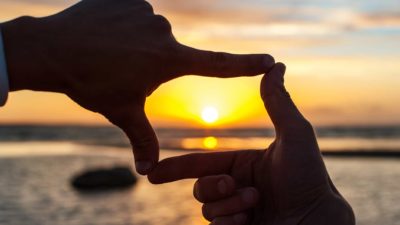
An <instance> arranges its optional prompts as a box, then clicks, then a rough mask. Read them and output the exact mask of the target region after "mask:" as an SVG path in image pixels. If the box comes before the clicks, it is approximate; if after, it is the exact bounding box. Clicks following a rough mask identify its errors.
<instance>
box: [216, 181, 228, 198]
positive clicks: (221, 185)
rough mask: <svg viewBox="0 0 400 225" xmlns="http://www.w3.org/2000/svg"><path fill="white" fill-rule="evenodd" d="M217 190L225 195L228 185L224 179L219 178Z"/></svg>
mask: <svg viewBox="0 0 400 225" xmlns="http://www.w3.org/2000/svg"><path fill="white" fill-rule="evenodd" d="M218 191H219V193H221V194H223V195H225V194H226V192H227V191H228V185H227V184H226V181H225V180H220V181H219V182H218Z"/></svg>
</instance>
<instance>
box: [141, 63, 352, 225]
mask: <svg viewBox="0 0 400 225" xmlns="http://www.w3.org/2000/svg"><path fill="white" fill-rule="evenodd" d="M284 72H285V66H284V65H283V64H276V66H274V68H273V69H272V70H271V72H269V74H268V75H265V76H264V78H263V80H262V83H261V96H262V98H263V101H264V103H265V107H266V109H267V111H268V114H269V116H270V117H271V119H272V121H273V123H274V126H275V130H276V139H275V141H274V142H273V143H272V144H271V145H270V146H269V148H268V149H267V150H265V151H256V150H248V151H238V152H221V153H206V154H191V155H186V156H180V157H175V158H169V159H165V160H163V161H161V162H160V163H159V164H158V165H157V167H156V168H155V169H154V170H153V171H152V172H151V173H150V174H149V180H150V181H151V182H152V183H156V184H159V183H164V182H171V181H175V180H179V179H185V178H200V179H199V180H198V182H197V185H196V187H195V189H196V191H195V193H199V194H195V196H196V197H197V198H198V199H199V200H200V201H201V202H204V203H205V204H204V207H203V213H204V216H205V218H207V219H208V220H210V221H213V223H212V224H213V225H225V224H237V225H242V224H260V225H261V224H263V225H272V224H273V225H284V224H313V225H322V224H324V225H330V224H332V225H338V224H340V225H353V224H355V219H354V214H353V211H352V209H351V207H350V205H349V204H348V203H347V202H346V201H345V199H344V198H343V197H342V196H341V195H340V193H339V192H338V191H337V189H336V188H335V186H334V185H333V183H332V181H331V179H330V178H329V175H328V172H327V170H326V168H325V165H324V163H323V160H322V157H321V154H320V151H319V148H318V144H317V141H316V138H315V135H314V132H313V128H312V126H311V125H310V123H309V122H308V121H307V120H306V119H305V118H304V117H303V116H302V115H301V113H300V112H299V111H298V109H297V108H296V106H295V105H294V103H293V102H292V100H291V99H290V97H289V95H288V94H287V92H286V91H285V88H284V85H283V75H284ZM223 174H225V176H224V177H220V178H218V177H217V178H214V182H213V181H210V179H212V178H210V177H207V176H215V175H223ZM226 175H228V176H226ZM231 178H232V179H233V181H234V182H233V181H232V180H230V179H231ZM217 180H218V181H217ZM219 182H222V183H225V184H226V185H224V184H220V183H219ZM218 185H222V186H226V187H224V188H222V189H225V190H226V191H223V193H224V194H221V193H222V192H218V191H217V190H218V189H217V188H218ZM249 187H254V188H255V189H256V190H258V192H259V196H258V194H257V192H256V191H255V190H254V189H249ZM222 189H221V190H222ZM246 189H247V190H250V192H249V193H250V194H247V198H248V199H250V201H248V202H247V203H246V202H245V201H244V199H245V198H240V196H244V195H240V194H238V193H240V192H241V191H240V190H246ZM218 193H219V194H218ZM251 193H253V194H251ZM210 196H212V197H211V198H210ZM249 196H250V197H249ZM257 201H258V203H255V202H257ZM255 204H256V207H255V208H254V209H253V210H251V214H250V213H247V214H243V213H245V212H246V211H245V210H246V209H249V208H251V207H253V205H255ZM235 215H236V217H238V218H239V219H238V220H234V219H235ZM244 215H245V216H246V217H243V216H244ZM240 218H241V219H240ZM243 218H245V219H243ZM246 218H247V220H246ZM235 221H238V222H235Z"/></svg>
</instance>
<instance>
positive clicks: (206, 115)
mask: <svg viewBox="0 0 400 225" xmlns="http://www.w3.org/2000/svg"><path fill="white" fill-rule="evenodd" d="M218 117H219V113H218V110H217V109H216V108H214V107H210V106H208V107H205V108H204V109H203V111H202V112H201V118H202V119H203V121H204V122H206V123H214V122H215V121H217V120H218Z"/></svg>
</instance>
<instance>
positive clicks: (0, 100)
mask: <svg viewBox="0 0 400 225" xmlns="http://www.w3.org/2000/svg"><path fill="white" fill-rule="evenodd" d="M9 91H10V89H9V83H8V74H7V63H6V56H5V53H4V44H3V36H2V33H1V28H0V107H1V106H4V105H5V104H6V102H7V98H8V92H9Z"/></svg>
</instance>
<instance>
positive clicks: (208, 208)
mask: <svg viewBox="0 0 400 225" xmlns="http://www.w3.org/2000/svg"><path fill="white" fill-rule="evenodd" d="M258 199H259V193H258V191H257V190H256V189H255V188H253V187H248V188H244V189H241V190H238V191H237V193H236V194H235V195H234V196H231V197H229V198H226V199H223V200H220V201H217V202H212V203H206V204H204V205H203V209H202V210H203V216H204V218H206V219H207V220H209V221H212V220H213V219H215V218H217V217H222V216H229V215H233V214H236V213H241V212H244V211H246V210H248V209H250V208H253V207H254V206H256V204H257V202H258Z"/></svg>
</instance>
